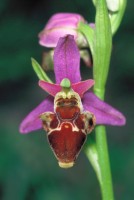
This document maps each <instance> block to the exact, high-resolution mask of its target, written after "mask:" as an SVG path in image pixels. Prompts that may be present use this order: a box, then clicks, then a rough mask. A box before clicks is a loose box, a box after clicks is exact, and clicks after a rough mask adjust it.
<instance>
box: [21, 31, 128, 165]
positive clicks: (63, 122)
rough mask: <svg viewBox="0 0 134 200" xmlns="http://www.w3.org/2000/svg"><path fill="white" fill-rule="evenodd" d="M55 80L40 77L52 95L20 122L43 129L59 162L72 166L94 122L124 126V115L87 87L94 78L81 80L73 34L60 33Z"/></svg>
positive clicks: (27, 129) (23, 126)
mask: <svg viewBox="0 0 134 200" xmlns="http://www.w3.org/2000/svg"><path fill="white" fill-rule="evenodd" d="M54 73H55V79H56V83H55V84H54V83H49V82H46V81H43V80H40V81H39V86H40V87H41V88H42V89H43V90H45V91H46V92H48V93H49V96H48V97H47V98H46V99H45V100H44V101H43V102H42V103H41V104H40V105H38V106H37V107H36V108H35V109H34V110H33V111H32V112H31V113H30V114H29V115H28V116H27V117H26V118H25V119H24V120H23V121H22V123H21V125H20V132H21V133H23V134H27V133H29V132H31V131H35V130H38V129H42V128H43V129H44V130H45V131H46V132H47V137H48V141H49V143H50V146H51V148H52V150H53V152H54V154H55V156H56V158H57V159H58V162H59V166H60V167H63V168H68V167H72V166H73V164H74V161H75V160H76V158H77V156H78V154H79V152H80V150H81V148H82V146H83V144H84V142H85V141H86V138H87V134H88V133H90V132H91V131H92V129H93V128H94V126H95V124H96V125H97V124H105V125H113V126H122V125H124V124H125V117H124V116H123V114H122V113H120V112H119V111H118V110H116V109H115V108H113V107H112V106H110V105H108V104H107V103H105V102H104V101H102V100H100V99H99V98H98V97H97V96H96V95H95V94H94V93H93V92H91V91H88V89H90V88H91V87H92V86H93V85H94V80H92V79H89V80H85V81H81V75H80V54H79V50H78V47H77V46H76V43H75V40H74V37H73V36H72V35H67V36H65V37H61V38H60V39H59V41H58V44H57V46H56V48H55V51H54Z"/></svg>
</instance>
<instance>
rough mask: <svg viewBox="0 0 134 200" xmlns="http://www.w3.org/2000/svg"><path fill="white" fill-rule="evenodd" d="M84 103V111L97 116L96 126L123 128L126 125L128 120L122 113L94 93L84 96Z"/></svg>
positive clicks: (87, 93)
mask: <svg viewBox="0 0 134 200" xmlns="http://www.w3.org/2000/svg"><path fill="white" fill-rule="evenodd" d="M82 103H83V106H84V110H87V111H90V112H92V113H93V114H94V115H95V117H96V124H106V125H113V126H122V125H125V123H126V118H125V116H124V115H123V114H122V113H121V112H119V111H118V110H116V109H115V108H113V107H112V106H110V105H108V104H107V103H105V102H104V101H102V100H100V99H99V98H98V97H97V96H96V95H95V94H93V93H92V92H86V93H85V94H84V96H83V99H82Z"/></svg>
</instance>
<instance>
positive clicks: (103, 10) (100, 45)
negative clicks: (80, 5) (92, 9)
mask: <svg viewBox="0 0 134 200" xmlns="http://www.w3.org/2000/svg"><path fill="white" fill-rule="evenodd" d="M94 37H95V38H94V54H93V64H94V66H93V75H94V79H95V87H94V90H95V91H96V92H97V93H100V90H101V97H102V96H104V90H105V84H106V81H107V76H108V71H109V63H110V56H111V47H112V34H111V24H110V19H109V16H108V10H107V6H106V1H105V0H97V1H96V19H95V31H94ZM102 93H103V94H102Z"/></svg>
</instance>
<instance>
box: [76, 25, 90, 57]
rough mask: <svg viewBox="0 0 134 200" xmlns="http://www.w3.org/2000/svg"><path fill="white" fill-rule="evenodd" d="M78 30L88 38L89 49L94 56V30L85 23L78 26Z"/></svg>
mask: <svg viewBox="0 0 134 200" xmlns="http://www.w3.org/2000/svg"><path fill="white" fill-rule="evenodd" d="M78 30H79V31H80V32H81V33H82V34H83V35H84V36H85V37H86V39H87V42H88V45H89V48H90V50H91V53H92V55H93V53H94V49H93V39H94V30H93V28H91V27H90V26H89V25H88V24H84V23H83V22H80V23H79V25H78Z"/></svg>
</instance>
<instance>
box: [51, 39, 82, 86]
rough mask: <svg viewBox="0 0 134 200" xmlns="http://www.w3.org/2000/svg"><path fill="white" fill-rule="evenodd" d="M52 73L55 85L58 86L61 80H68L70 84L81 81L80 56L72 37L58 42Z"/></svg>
mask: <svg viewBox="0 0 134 200" xmlns="http://www.w3.org/2000/svg"><path fill="white" fill-rule="evenodd" d="M54 72H55V77H56V83H57V84H60V82H61V81H62V79H63V78H68V79H69V80H70V81H71V83H77V82H79V81H80V80H81V76H80V54H79V50H78V48H77V46H76V44H75V41H74V37H73V36H72V35H67V36H66V37H62V38H60V39H59V41H58V44H57V46H56V48H55V51H54Z"/></svg>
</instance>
